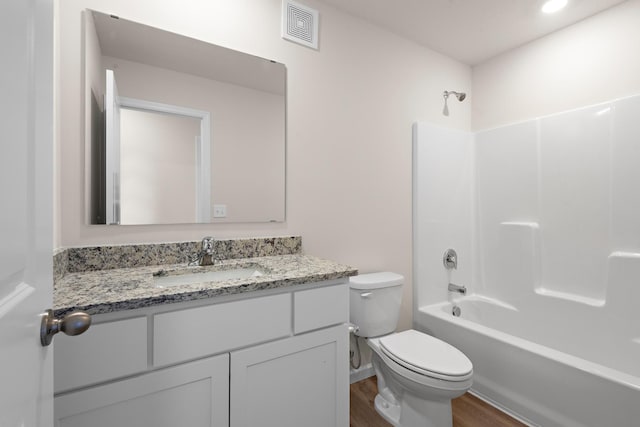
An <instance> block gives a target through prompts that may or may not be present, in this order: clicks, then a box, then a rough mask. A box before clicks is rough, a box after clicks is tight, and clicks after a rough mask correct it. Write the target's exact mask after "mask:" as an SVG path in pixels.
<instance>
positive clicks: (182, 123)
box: [120, 108, 200, 224]
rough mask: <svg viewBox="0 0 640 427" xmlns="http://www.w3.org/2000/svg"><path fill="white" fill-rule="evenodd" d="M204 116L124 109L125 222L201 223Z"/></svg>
mask: <svg viewBox="0 0 640 427" xmlns="http://www.w3.org/2000/svg"><path fill="white" fill-rule="evenodd" d="M199 137H200V119H197V118H194V117H187V116H179V115H174V114H165V113H158V112H155V111H145V110H132V109H127V108H122V109H121V110H120V223H121V224H180V223H192V222H197V219H198V218H197V211H196V190H195V189H196V179H197V173H196V170H197V165H196V161H197V144H198V139H199Z"/></svg>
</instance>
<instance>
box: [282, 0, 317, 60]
mask: <svg viewBox="0 0 640 427" xmlns="http://www.w3.org/2000/svg"><path fill="white" fill-rule="evenodd" d="M318 16H319V15H318V11H317V10H314V9H311V8H309V7H307V6H304V5H302V4H300V3H296V2H294V1H290V0H283V1H282V38H283V39H287V40H291V41H293V42H296V43H300V44H301V45H304V46H308V47H312V48H314V49H318Z"/></svg>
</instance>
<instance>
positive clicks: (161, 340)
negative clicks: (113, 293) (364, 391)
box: [54, 279, 349, 427]
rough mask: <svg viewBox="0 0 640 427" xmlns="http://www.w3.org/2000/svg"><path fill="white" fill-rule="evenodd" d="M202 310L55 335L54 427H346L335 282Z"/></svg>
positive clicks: (342, 302)
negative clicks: (78, 333) (81, 334)
mask: <svg viewBox="0 0 640 427" xmlns="http://www.w3.org/2000/svg"><path fill="white" fill-rule="evenodd" d="M211 302H213V303H212V304H209V305H203V302H202V301H199V302H197V303H196V304H189V303H180V304H179V305H177V306H174V307H171V305H163V306H157V307H151V308H146V309H140V310H133V311H129V312H122V313H123V316H130V318H121V317H119V315H118V314H117V313H110V314H108V315H97V316H94V321H95V324H94V325H93V326H92V327H91V328H90V329H89V331H87V332H86V333H85V334H84V335H83V336H80V337H74V338H72V339H64V338H67V337H56V340H54V346H55V347H54V360H55V367H54V384H55V391H56V394H55V396H54V407H55V411H54V412H55V420H56V426H57V427H75V426H82V427H103V426H104V427H106V426H110V427H111V426H118V427H127V426H131V427H146V426H149V427H151V426H153V427H157V426H161V427H164V426H166V427H173V426H181V425H185V426H190V427H191V426H194V427H200V426H215V427H226V426H233V427H250V426H251V427H253V426H255V427H258V426H259V427H265V426H277V427H287V426H291V427H299V426H301V425H304V426H310V427H314V426H318V427H327V426H336V427H346V426H348V424H349V372H348V360H349V359H348V331H347V326H346V322H347V321H348V319H349V313H348V310H349V309H348V307H349V294H348V284H347V282H346V280H344V279H341V280H337V281H334V282H325V283H323V284H322V286H321V285H320V284H313V285H301V286H295V287H291V288H286V289H278V290H274V291H271V292H266V293H265V292H264V291H262V293H261V295H260V296H255V294H254V296H252V294H251V293H248V294H246V297H245V298H242V299H237V298H236V299H235V300H233V301H231V300H227V301H224V302H220V299H217V300H216V299H212V300H211ZM172 308H173V310H172ZM176 308H177V309H176ZM59 338H63V339H59ZM79 338H82V339H79Z"/></svg>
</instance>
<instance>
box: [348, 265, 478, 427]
mask: <svg viewBox="0 0 640 427" xmlns="http://www.w3.org/2000/svg"><path fill="white" fill-rule="evenodd" d="M403 281H404V280H403V277H402V276H401V275H399V274H395V273H372V274H365V275H360V276H355V277H352V278H351V295H350V307H351V322H352V323H353V324H355V325H356V326H358V328H359V329H358V335H359V336H361V337H365V338H367V343H368V345H369V347H371V349H372V362H373V367H374V370H375V372H376V376H377V380H378V395H377V396H376V398H375V408H376V411H377V412H378V413H379V414H380V415H381V416H382V417H383V418H385V419H386V420H387V421H388V422H389V423H391V424H392V425H394V426H395V427H450V426H451V425H452V416H451V399H453V398H456V397H458V396H460V395H462V394H464V393H465V392H466V391H467V390H468V389H469V388H470V387H471V384H472V381H473V365H472V363H471V361H470V360H469V359H468V358H467V357H466V356H465V355H464V354H463V353H462V352H461V351H460V350H458V349H456V348H455V347H453V346H452V345H450V344H447V343H445V342H444V341H441V340H439V339H438V338H435V337H433V336H430V335H427V334H425V333H422V332H419V331H416V330H412V329H410V330H407V331H403V332H397V333H395V332H393V331H394V330H395V328H396V324H397V318H398V314H399V310H400V296H401V292H402V283H403Z"/></svg>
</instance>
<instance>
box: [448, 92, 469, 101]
mask: <svg viewBox="0 0 640 427" xmlns="http://www.w3.org/2000/svg"><path fill="white" fill-rule="evenodd" d="M449 95H455V96H456V98H458V101H460V102H462V101H464V100H465V98H466V97H467V94H466V93H464V92H456V91H455V90H445V91H444V94H443V96H444V99H445V101H446V100H447V98H449Z"/></svg>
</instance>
